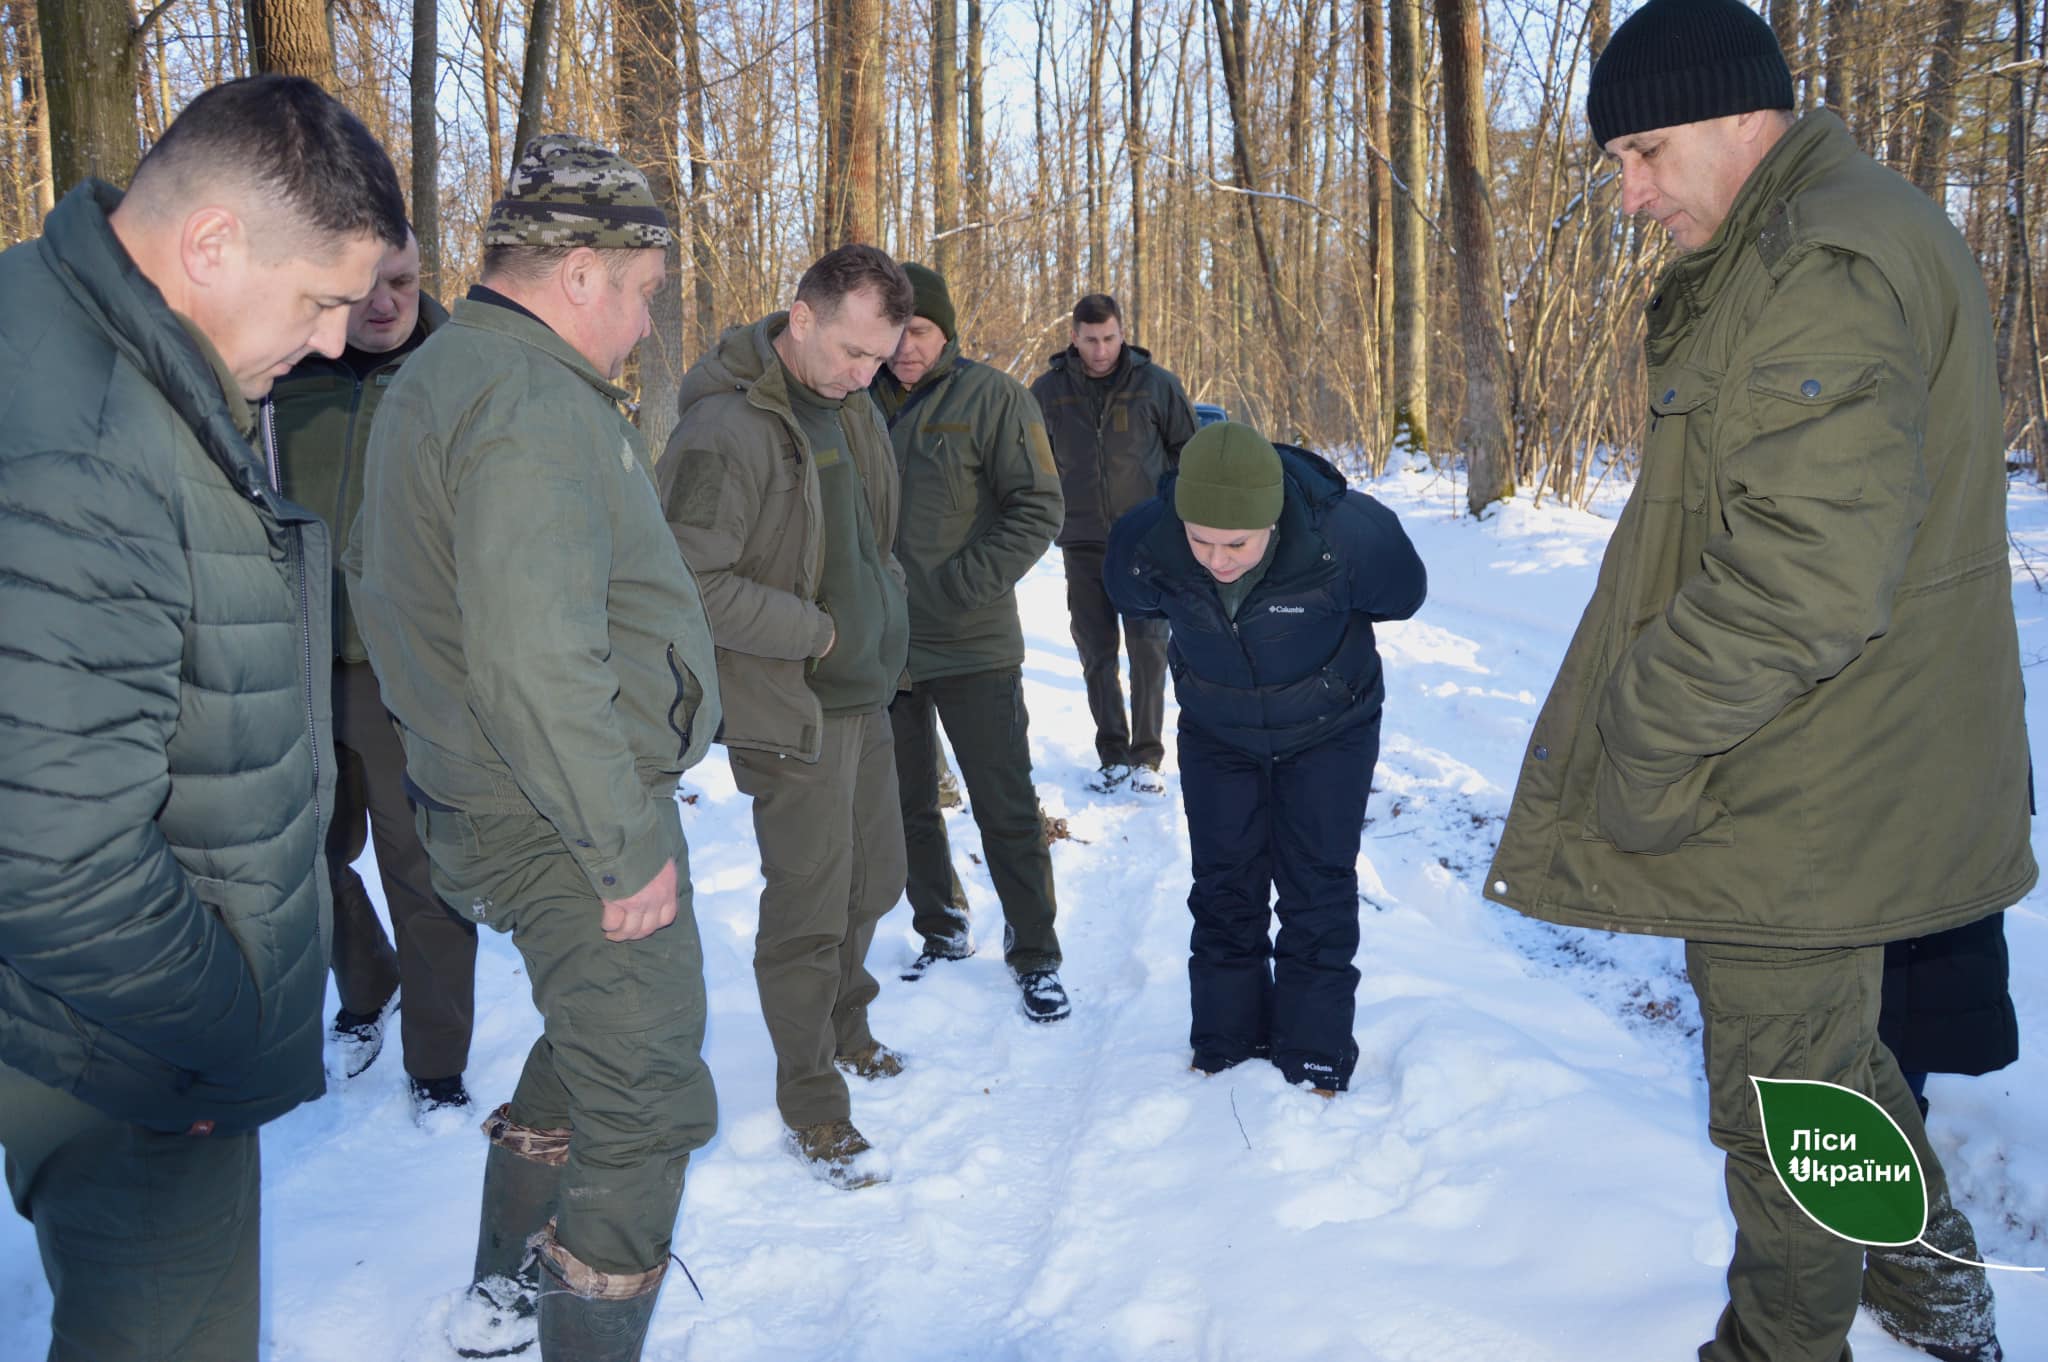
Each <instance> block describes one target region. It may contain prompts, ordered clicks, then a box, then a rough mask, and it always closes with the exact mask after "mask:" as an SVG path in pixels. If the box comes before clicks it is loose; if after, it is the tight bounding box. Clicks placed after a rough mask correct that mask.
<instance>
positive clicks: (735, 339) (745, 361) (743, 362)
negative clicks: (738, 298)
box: [676, 312, 795, 420]
mask: <svg viewBox="0 0 2048 1362" xmlns="http://www.w3.org/2000/svg"><path fill="white" fill-rule="evenodd" d="M788 325H789V314H788V313H787V312H771V313H769V314H768V315H767V316H765V317H763V318H762V319H761V320H760V321H758V322H745V323H742V324H741V325H739V326H732V327H727V328H726V330H725V334H723V335H721V336H720V337H719V338H718V343H717V344H716V345H714V346H712V347H711V349H710V351H709V353H707V354H706V355H705V356H704V358H702V359H700V360H698V361H697V362H696V363H695V364H693V365H691V366H690V369H689V372H687V373H685V374H684V375H683V381H682V384H681V386H680V387H679V388H678V389H677V392H676V416H677V419H679V420H680V419H681V418H682V416H683V415H684V414H685V413H687V412H688V411H689V410H690V408H691V407H693V406H695V405H696V404H697V403H699V402H702V401H703V400H704V399H705V398H707V397H711V396H713V395H714V394H717V393H729V392H742V393H750V394H753V397H754V400H755V401H756V402H757V403H759V404H761V405H765V406H766V407H768V408H769V409H770V410H771V411H777V412H782V413H784V414H786V415H790V417H791V419H792V420H793V419H795V417H794V414H793V413H791V412H790V407H789V390H788V385H787V384H786V383H784V381H783V377H782V365H781V364H779V363H778V362H777V361H776V356H775V338H776V337H777V336H778V335H780V334H781V333H782V329H783V328H784V327H785V326H788Z"/></svg>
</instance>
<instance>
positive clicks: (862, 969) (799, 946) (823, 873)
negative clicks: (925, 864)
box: [732, 710, 904, 1128]
mask: <svg viewBox="0 0 2048 1362" xmlns="http://www.w3.org/2000/svg"><path fill="white" fill-rule="evenodd" d="M732 774H733V780H734V782H735V783H737V784H738V786H739V788H740V791H741V793H743V794H745V795H747V796H749V797H750V798H752V800H753V801H754V837H755V840H756V841H757V842H758V843H759V844H760V849H761V876H762V878H763V879H764V880H766V881H767V884H766V886H765V887H764V888H763V889H762V891H761V924H760V928H759V931H758V932H757V933H756V935H755V937H754V982H755V984H756V985H757V986H758V987H759V988H760V991H761V1015H762V1017H763V1018H764V1019H765V1020H766V1021H767V1023H768V1038H769V1039H770V1040H771V1041H773V1042H774V1045H775V1106H776V1109H777V1110H778V1111H780V1112H781V1113H782V1119H783V1121H784V1123H785V1124H787V1125H789V1126H791V1127H792V1128H795V1127H799V1126H811V1125H821V1124H823V1123H824V1122H827V1121H843V1120H845V1119H846V1118H847V1117H848V1116H849V1115H850V1114H851V1102H850V1099H849V1097H848V1094H847V1090H846V1079H845V1078H844V1077H842V1076H841V1075H840V1073H839V1071H838V1070H837V1069H836V1068H834V1067H833V1064H832V1059H833V1057H834V1056H835V1055H849V1054H853V1053H855V1052H856V1051H859V1050H861V1049H863V1048H865V1047H866V1046H868V1045H869V1044H871V1043H872V1042H873V1041H874V1036H873V1035H872V1034H871V1033H870V1032H869V1030H868V1004H869V1003H871V1002H873V1001H874V1000H875V994H876V993H878V992H880V988H879V986H878V985H877V984H876V983H875V977H874V976H873V975H872V974H869V973H868V970H867V955H868V945H869V943H870V942H872V941H873V940H874V939H875V924H876V923H878V922H880V921H881V920H882V914H884V913H886V912H888V911H889V909H891V908H892V907H894V906H895V904H896V901H897V900H898V899H900V898H902V897H903V878H904V862H903V815H902V812H901V810H900V809H899V807H898V804H897V797H896V750H895V742H894V739H893V738H892V736H891V734H890V729H889V716H888V714H887V713H886V712H885V711H883V710H876V711H874V712H873V713H871V714H856V715H850V716H836V715H827V716H826V718H825V725H824V737H823V740H822V743H821V746H820V749H819V755H818V760H817V761H816V762H804V761H798V760H797V759H795V758H794V757H782V756H777V755H776V754H774V753H772V752H754V751H746V750H739V751H735V752H733V753H732Z"/></svg>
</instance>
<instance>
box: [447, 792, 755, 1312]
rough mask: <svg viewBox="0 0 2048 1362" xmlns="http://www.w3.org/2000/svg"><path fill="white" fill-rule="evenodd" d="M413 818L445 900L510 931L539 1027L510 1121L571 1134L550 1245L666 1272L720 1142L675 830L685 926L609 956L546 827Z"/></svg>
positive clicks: (586, 896)
mask: <svg viewBox="0 0 2048 1362" xmlns="http://www.w3.org/2000/svg"><path fill="white" fill-rule="evenodd" d="M670 807H671V808H673V803H671V806H670ZM418 817H419V828H420V840H421V841H422V842H423V843H424V844H425V845H426V848H427V854H428V856H429V857H431V858H432V861H433V868H434V887H435V889H436V891H438V892H439V893H440V895H441V897H442V898H444V899H445V900H447V901H448V903H449V904H451V905H454V906H458V907H460V908H462V909H464V910H466V911H467V912H468V913H469V915H470V916H471V917H473V918H475V919H476V921H477V922H479V923H482V924H483V925H486V926H489V927H494V928H496V929H497V930H499V931H501V932H510V933H511V934H512V944H513V945H514V946H516V947H517V948H518V950H519V954H520V957H521V958H522V959H523V960H524V961H525V962H526V973H527V977H528V978H529V979H530V980H531V981H532V984H533V1004H534V1006H535V1007H536V1008H538V1009H539V1010H540V1014H541V1018H542V1021H543V1023H544V1024H543V1026H542V1029H541V1035H540V1039H538V1040H536V1041H535V1042H534V1043H533V1049H532V1050H531V1051H530V1052H528V1054H527V1056H526V1067H525V1069H524V1070H522V1071H521V1073H520V1075H519V1086H518V1087H517V1088H516V1089H515V1090H514V1091H513V1094H512V1111H511V1116H512V1119H513V1120H514V1121H516V1122H518V1123H519V1124H520V1125H524V1126H534V1127H539V1128H542V1129H560V1128H563V1127H567V1128H568V1129H569V1130H570V1131H571V1132H572V1133H571V1134H570V1137H569V1161H568V1163H567V1164H566V1165H564V1167H563V1169H562V1180H561V1185H560V1193H559V1196H560V1201H559V1205H560V1211H559V1213H558V1216H557V1223H556V1230H555V1237H556V1239H557V1240H558V1241H559V1242H560V1243H561V1244H562V1246H563V1247H565V1248H567V1249H568V1250H569V1251H570V1252H571V1253H573V1254H575V1255H576V1256H577V1257H578V1258H580V1259H582V1260H583V1261H584V1262H585V1263H588V1264H589V1265H591V1266H592V1267H595V1268H597V1269H598V1270H600V1271H603V1272H616V1273H637V1272H645V1271H648V1270H649V1269H650V1268H653V1267H655V1266H657V1265H658V1264H660V1263H663V1262H665V1261H667V1258H668V1248H669V1241H670V1239H671V1238H672V1237H673V1235H674V1232H675V1221H676V1209H677V1207H678V1206H679V1205H680V1204H681V1202H682V1196H683V1172H684V1170H685V1169H686V1168H687V1167H688V1165H689V1162H690V1153H691V1151H692V1150H695V1149H699V1148H701V1147H703V1145H704V1144H705V1142H706V1141H708V1140H709V1139H710V1138H711V1136H712V1133H713V1132H714V1131H715V1130H716V1129H717V1127H718V1101H717V1096H716V1094H715V1093H714V1092H713V1089H712V1086H711V1072H710V1070H709V1069H707V1068H705V1067H704V1060H703V1048H704V953H703V949H702V947H701V946H700V945H699V942H698V938H697V919H696V916H695V914H694V913H693V912H692V911H691V904H690V898H689V886H690V868H689V856H688V853H687V850H686V849H685V847H684V845H683V837H682V831H681V828H680V827H677V828H676V829H675V832H674V839H675V849H676V873H677V883H678V887H679V891H680V895H681V902H680V904H679V905H678V912H677V914H676V920H675V921H674V922H672V923H670V924H669V925H668V926H666V927H663V928H661V929H660V930H659V931H657V932H655V933H654V934H653V935H652V936H648V937H645V938H643V939H642V940H639V941H608V940H606V939H605V936H604V931H603V925H602V923H603V914H604V905H603V903H602V902H601V901H600V900H599V899H598V897H597V896H596V894H595V893H593V892H592V890H591V888H590V881H589V879H588V878H587V877H586V876H585V875H584V873H583V871H582V869H581V868H580V867H579V866H578V865H577V863H576V861H575V859H574V858H573V857H571V856H570V855H569V852H568V849H567V848H566V847H564V846H563V845H562V840H561V837H560V835H559V834H557V833H556V831H555V829H554V826H553V825H552V824H550V823H548V822H547V821H546V820H545V819H542V818H540V817H538V816H536V815H532V814H463V813H454V812H450V811H445V810H436V809H422V810H420V812H419V815H418Z"/></svg>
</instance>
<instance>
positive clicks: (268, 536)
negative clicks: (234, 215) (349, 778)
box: [0, 181, 334, 1133]
mask: <svg viewBox="0 0 2048 1362" xmlns="http://www.w3.org/2000/svg"><path fill="white" fill-rule="evenodd" d="M120 197H121V196H120V194H119V192H118V191H116V190H114V189H112V188H110V187H108V186H107V185H104V184H101V183H99V182H97V181H88V182H87V183H86V184H83V185H81V186H79V187H78V188H77V189H74V190H72V191H71V193H69V194H68V195H66V196H65V198H64V201H63V202H62V203H60V204H59V205H58V206H57V208H56V210H55V211H54V212H52V213H51V214H50V216H49V219H48V221H47V222H46V223H45V224H44V231H43V235H42V237H41V238H40V239H39V240H35V241H29V242H25V243H23V244H21V245H19V246H16V247H14V248H13V249H11V250H9V251H8V252H7V253H6V254H5V255H4V256H0V297H4V298H5V299H6V300H7V305H6V307H5V308H4V309H0V619H4V620H5V621H6V641H5V646H4V647H0V715H4V721H0V731H4V732H5V733H6V735H7V736H6V737H5V738H4V739H0V1063H5V1064H7V1065H8V1066H10V1067H12V1068H14V1069H17V1070H19V1071H21V1072H22V1073H25V1074H28V1075H30V1076H32V1077H34V1078H36V1079H39V1080H41V1081H42V1082H44V1083H47V1084H49V1085H51V1086H52V1087H55V1088H59V1089H62V1090H63V1091H66V1092H69V1093H71V1094H73V1095H75V1096H77V1097H79V1098H81V1099H83V1100H84V1101H86V1102H89V1103H91V1104H92V1105H93V1106H95V1107H97V1108H99V1109H100V1110H101V1111H104V1112H106V1113H107V1114H108V1115H109V1116H113V1117H116V1118H119V1119H121V1120H126V1121H133V1122H135V1123H137V1124H139V1125H143V1126H147V1127H150V1128H151V1129H155V1130H166V1131H180V1132H182V1131H184V1130H186V1129H188V1128H189V1127H190V1126H191V1125H192V1124H193V1122H195V1121H200V1120H209V1121H212V1122H214V1123H215V1129H216V1130H218V1131H221V1132H223V1133H225V1132H232V1131H239V1130H248V1129H251V1128H253V1127H255V1126H257V1125H260V1124H262V1123H263V1122H265V1121H268V1120H271V1119H273V1118H275V1117H277V1116H280V1115H282V1114H284V1113H285V1112H287V1111H289V1110H291V1109H292V1108H293V1107H295V1106H297V1105H298V1104H299V1103H301V1102H304V1101H307V1100H309V1099H311V1098H314V1097H318V1096H319V1095H320V1093H321V1091H322V1088H323V1084H324V1080H323V1077H322V1074H321V1067H320V1043H321V1016H320V1009H321V1003H322V1001H323V999H324V997H325V995H326V988H327V927H326V922H327V904H326V895H327V876H326V874H325V872H324V870H323V869H322V867H321V863H320V848H321V844H322V841H323V838H324V830H325V822H326V818H327V811H328V810H329V809H330V808H331V807H332V804H333V790H334V769H333V768H334V763H333V760H332V757H331V755H330V753H331V751H332V749H331V746H330V742H331V735H330V732H329V726H328V710H327V686H328V677H329V667H328V659H327V640H328V637H329V634H328V629H329V625H328V619H327V604H328V595H327V591H326V589H325V586H326V582H327V572H328V568H327V558H328V537H327V532H326V528H325V527H324V526H323V525H322V524H321V523H320V521H319V519H318V518H317V517H315V516H314V515H313V514H312V513H310V512H308V511H305V510H302V509H301V508H299V507H297V506H294V505H292V504H291V503H289V502H287V501H285V500H284V499H283V498H282V497H281V496H279V495H278V494H277V493H276V492H274V491H272V490H271V487H270V483H269V477H268V473H267V470H266V468H265V461H264V459H263V458H262V457H260V456H259V455H258V453H257V451H256V450H255V449H253V448H252V447H251V446H250V444H249V441H248V439H247V438H246V434H245V432H247V431H248V430H249V429H250V414H249V409H248V406H247V404H246V403H245V402H243V400H242V398H241V394H240V393H239V392H238V391H235V390H234V389H233V384H232V380H231V379H230V380H228V381H227V384H226V386H225V387H224V384H223V377H222V369H221V365H220V360H219V357H218V356H217V355H214V354H211V353H210V351H211V347H210V346H206V345H204V344H202V343H201V342H200V341H199V340H198V339H197V334H196V332H193V331H190V330H188V329H187V327H186V326H185V325H183V324H182V323H181V321H180V319H179V318H178V317H177V316H176V315H175V314H174V313H172V312H171V311H170V309H169V308H167V307H166V306H165V305H164V301H163V295H162V294H160V293H159V292H158V291H157V289H156V288H155V286H154V285H152V284H151V283H150V282H149V281H148V280H147V279H145V278H144V277H143V276H142V275H141V273H140V272H139V271H138V270H137V269H136V267H135V265H134V262H133V261H131V260H130V259H129V257H128V254H127V252H126V251H125V250H123V249H122V247H121V244H120V242H119V240H118V239H117V238H116V237H115V236H114V233H113V231H112V229H111V228H110V227H109V225H108V222H107V215H108V214H110V213H111V212H112V211H113V210H114V208H115V206H116V205H117V204H118V203H119V202H120Z"/></svg>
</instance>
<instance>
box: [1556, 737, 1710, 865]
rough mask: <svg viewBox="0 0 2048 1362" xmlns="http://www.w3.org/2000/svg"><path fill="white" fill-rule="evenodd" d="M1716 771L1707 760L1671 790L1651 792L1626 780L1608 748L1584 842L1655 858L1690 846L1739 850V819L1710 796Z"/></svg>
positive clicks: (1582, 836)
mask: <svg viewBox="0 0 2048 1362" xmlns="http://www.w3.org/2000/svg"><path fill="white" fill-rule="evenodd" d="M1714 766H1715V763H1714V762H1712V761H1703V762H1701V763H1700V764H1699V765H1697V766H1695V767H1693V769H1692V770H1691V771H1689V772H1688V773H1686V774H1685V775H1684V776H1682V777H1680V778H1679V779H1678V780H1675V781H1673V782H1672V783H1671V784H1669V785H1664V786H1659V787H1657V788H1655V789H1645V788H1644V787H1642V786H1640V785H1637V784H1635V783H1634V782H1632V781H1630V780H1629V779H1628V777H1627V776H1625V775H1623V774H1622V772H1621V768H1620V767H1618V766H1616V765H1615V764H1614V762H1613V761H1612V759H1610V758H1609V757H1608V755H1607V753H1606V751H1605V749H1604V748H1602V749H1601V750H1600V753H1599V757H1598V763H1597V765H1596V767H1595V770H1594V776H1593V791H1592V799H1591V800H1590V801H1589V802H1588V806H1587V810H1586V820H1585V822H1584V824H1583V825H1582V826H1581V828H1580V831H1579V837H1580V840H1582V841H1588V842H1606V843H1608V844H1609V845H1611V846H1613V847H1614V848H1615V849H1616V850H1619V851H1627V852H1637V853H1645V854H1652V855H1661V854H1663V853H1666V852H1671V851H1676V850H1678V849H1679V848H1680V847H1687V846H1710V847H1725V846H1733V845H1735V820H1734V818H1733V817H1732V816H1731V815H1730V814H1729V812H1728V808H1727V806H1726V805H1725V804H1723V803H1722V802H1721V801H1720V800H1718V799H1716V798H1715V797H1714V796H1712V795H1710V794H1708V793H1707V792H1706V785H1707V781H1708V779H1709V778H1710V777H1711V775H1712V774H1713V770H1714Z"/></svg>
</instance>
